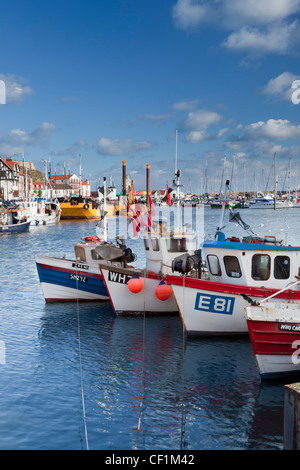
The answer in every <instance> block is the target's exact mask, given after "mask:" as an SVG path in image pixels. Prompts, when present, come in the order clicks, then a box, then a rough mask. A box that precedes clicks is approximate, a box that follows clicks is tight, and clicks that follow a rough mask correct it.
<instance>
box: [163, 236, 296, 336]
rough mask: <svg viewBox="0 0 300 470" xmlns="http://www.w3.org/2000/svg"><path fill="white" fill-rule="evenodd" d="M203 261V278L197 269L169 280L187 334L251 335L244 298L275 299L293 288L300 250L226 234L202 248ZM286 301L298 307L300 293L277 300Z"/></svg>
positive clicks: (172, 276)
mask: <svg viewBox="0 0 300 470" xmlns="http://www.w3.org/2000/svg"><path fill="white" fill-rule="evenodd" d="M201 256H202V260H203V261H204V262H205V265H206V268H207V269H206V270H205V271H203V270H202V272H201V273H200V276H201V278H199V277H197V272H196V271H194V270H193V271H192V272H191V273H190V274H188V273H182V274H183V275H182V276H174V275H168V276H167V282H168V284H170V285H171V287H172V290H173V293H174V296H175V298H176V302H177V304H178V307H179V310H180V314H181V318H182V321H183V323H184V326H185V329H186V331H187V334H188V335H233V334H235V335H238V334H247V333H248V328H247V323H246V320H245V312H244V308H245V303H246V300H245V298H244V297H243V296H249V297H251V298H253V299H254V300H259V299H263V298H265V297H267V296H268V295H272V294H274V293H275V292H277V291H278V290H280V289H283V288H284V287H286V286H287V285H288V284H289V283H293V281H295V276H298V275H299V270H300V247H292V246H283V245H281V244H280V243H278V242H276V240H275V239H273V240H272V242H270V239H269V238H267V239H263V240H261V239H259V240H257V239H253V240H252V241H250V240H246V241H245V240H244V241H240V240H236V239H225V237H223V234H222V237H221V239H218V240H217V241H211V242H205V243H204V244H203V247H202V250H201ZM178 261H179V260H177V263H178ZM175 262H176V261H175ZM174 267H175V269H176V265H175V266H174ZM198 274H199V271H198ZM283 299H285V300H293V301H295V302H300V291H299V290H298V289H295V288H291V289H288V290H286V291H285V292H283V293H282V294H280V295H279V296H278V299H277V300H278V301H280V300H283Z"/></svg>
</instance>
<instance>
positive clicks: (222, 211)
mask: <svg viewBox="0 0 300 470" xmlns="http://www.w3.org/2000/svg"><path fill="white" fill-rule="evenodd" d="M229 186H230V181H229V180H226V183H225V191H224V197H223V199H221V201H222V208H221V215H220V222H219V227H217V231H216V234H215V238H218V237H219V234H220V232H221V230H222V228H223V227H224V226H223V221H224V214H225V207H226V202H227V194H228V191H229V189H230V188H229Z"/></svg>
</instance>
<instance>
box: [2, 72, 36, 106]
mask: <svg viewBox="0 0 300 470" xmlns="http://www.w3.org/2000/svg"><path fill="white" fill-rule="evenodd" d="M0 80H3V82H4V83H5V91H6V103H12V102H15V103H20V102H21V101H22V99H23V98H24V97H25V96H27V95H31V94H32V93H33V89H32V88H31V87H30V86H28V85H26V81H25V79H24V78H22V77H16V76H15V75H13V74H10V75H5V74H0Z"/></svg>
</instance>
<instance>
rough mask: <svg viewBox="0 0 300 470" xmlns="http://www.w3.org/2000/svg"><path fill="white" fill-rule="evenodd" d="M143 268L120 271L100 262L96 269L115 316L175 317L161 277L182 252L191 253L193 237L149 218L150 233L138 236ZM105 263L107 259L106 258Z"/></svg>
mask: <svg viewBox="0 0 300 470" xmlns="http://www.w3.org/2000/svg"><path fill="white" fill-rule="evenodd" d="M141 238H142V239H143V243H144V249H145V257H146V266H145V268H144V269H136V268H134V267H133V266H132V265H128V264H127V265H126V266H124V267H122V268H120V267H117V266H110V265H108V264H106V263H103V262H100V263H99V267H100V271H101V273H102V275H103V278H104V282H105V285H106V288H107V291H108V293H109V297H110V300H111V303H112V306H113V309H114V311H115V313H116V315H141V314H146V315H149V314H157V315H158V314H160V315H161V314H168V315H172V314H173V315H174V314H178V308H177V305H176V302H175V299H174V297H173V295H172V292H171V289H170V287H169V286H167V284H166V282H165V276H166V274H167V273H170V272H171V264H172V260H173V259H174V258H175V257H177V256H179V255H180V254H182V253H189V254H191V255H192V254H193V253H194V250H195V247H196V242H195V234H194V233H189V232H187V230H186V228H182V229H178V230H171V231H170V230H169V227H168V224H167V222H166V220H165V218H163V217H161V218H158V219H155V218H153V225H152V230H151V232H150V233H149V232H148V231H147V230H145V231H143V232H142V233H141ZM107 260H109V258H107Z"/></svg>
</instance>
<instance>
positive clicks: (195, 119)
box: [183, 109, 222, 131]
mask: <svg viewBox="0 0 300 470" xmlns="http://www.w3.org/2000/svg"><path fill="white" fill-rule="evenodd" d="M221 119H222V116H221V114H218V113H216V112H214V111H209V110H207V109H199V110H197V111H191V112H190V113H189V114H188V118H187V119H186V120H185V121H184V122H183V128H184V130H190V131H194V130H196V131H197V130H203V129H207V128H208V127H209V126H211V125H212V124H217V123H218V122H220V121H221Z"/></svg>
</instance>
